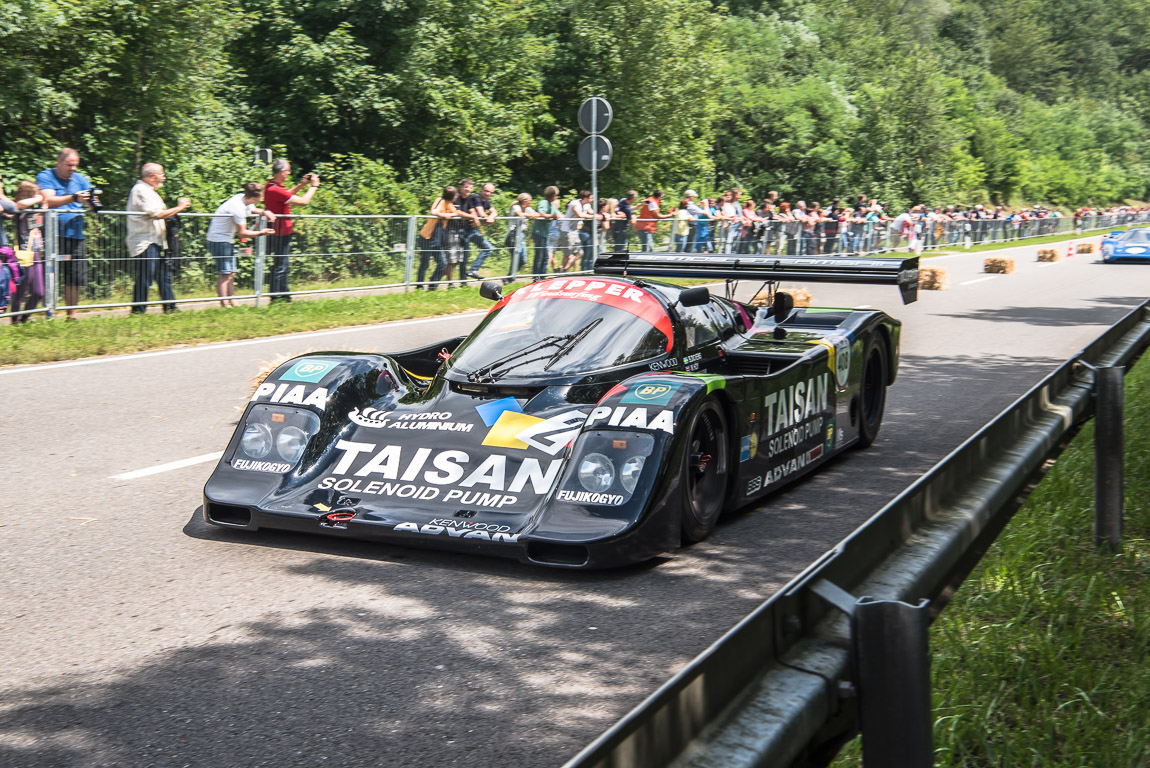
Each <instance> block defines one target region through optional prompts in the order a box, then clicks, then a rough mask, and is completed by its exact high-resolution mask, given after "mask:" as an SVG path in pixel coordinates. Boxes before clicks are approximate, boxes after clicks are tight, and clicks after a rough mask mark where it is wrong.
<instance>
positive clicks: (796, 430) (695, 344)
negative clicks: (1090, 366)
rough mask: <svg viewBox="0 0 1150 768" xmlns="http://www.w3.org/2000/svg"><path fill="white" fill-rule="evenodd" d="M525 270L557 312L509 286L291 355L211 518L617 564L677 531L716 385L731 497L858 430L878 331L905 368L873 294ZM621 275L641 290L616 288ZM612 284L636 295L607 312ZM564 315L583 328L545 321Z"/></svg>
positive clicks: (216, 490)
mask: <svg viewBox="0 0 1150 768" xmlns="http://www.w3.org/2000/svg"><path fill="white" fill-rule="evenodd" d="M615 286H621V287H619V288H616V287H615ZM529 288H530V290H531V291H533V292H534V293H535V298H536V299H538V300H539V301H538V303H537V305H536V306H535V307H532V308H531V309H530V312H540V313H544V314H546V315H547V316H546V317H542V316H541V317H535V316H534V315H532V316H531V317H530V318H529V320H528V321H525V322H526V324H523V323H520V322H519V321H520V320H521V319H522V318H521V317H520V316H519V315H516V314H514V313H515V312H520V311H521V310H519V309H515V307H517V306H520V307H526V306H528V305H529V304H530V302H531V297H532V294H531V293H527V294H524V295H523V296H521V297H520V298H519V299H515V296H516V294H511V296H509V297H505V298H503V299H502V300H501V301H500V302H499V303H498V304H497V305H496V307H493V309H492V312H491V313H489V314H488V316H487V318H485V320H484V321H483V322H482V323H481V324H480V326H479V327H478V328H477V329H476V331H475V332H473V334H471V335H470V336H469V337H466V338H462V339H461V338H455V339H448V340H445V341H444V342H441V343H439V344H434V345H428V346H425V347H422V348H420V349H417V350H410V351H408V352H403V353H397V354H394V355H381V354H362V353H346V352H330V353H315V354H309V355H304V356H302V357H299V358H295V359H294V360H291V361H288V362H286V363H284V364H283V365H281V366H279V367H278V368H277V369H276V370H275V371H273V372H272V373H271V374H269V375H268V376H267V378H266V379H265V380H264V381H263V382H262V383H261V384H260V385H259V386H258V387H257V388H256V390H255V392H254V393H253V395H252V397H251V400H250V402H249V404H248V406H247V409H246V410H245V413H244V416H243V418H242V419H241V420H240V423H239V425H238V427H237V429H236V432H235V434H234V435H233V437H232V440H231V442H230V443H229V445H228V447H227V449H226V450H225V452H224V454H223V457H222V458H221V460H220V462H219V464H218V466H217V467H216V470H215V471H214V473H213V474H212V476H211V478H210V479H209V480H208V482H207V484H206V486H205V489H204V501H205V503H204V516H205V519H206V520H207V521H208V522H209V523H212V524H214V525H220V526H225V527H232V528H243V529H247V530H255V529H259V528H264V527H266V528H281V529H287V530H296V531H303V532H311V533H323V534H327V535H333V536H346V537H352V538H365V539H372V540H378V541H386V542H391V543H394V544H400V545H414V546H422V547H431V548H441V549H450V550H453V551H459V552H476V553H484V554H491V555H497V556H504V557H513V558H517V559H519V560H522V561H525V562H532V563H539V564H545V565H551V566H557V567H586V568H593V567H610V566H619V565H624V564H627V563H632V562H637V561H641V560H645V559H649V558H651V557H653V556H655V555H658V554H660V553H662V552H666V551H668V550H671V549H674V548H675V547H677V546H678V545H679V544H680V541H681V536H680V534H681V513H682V505H683V501H682V495H683V488H682V483H683V482H684V477H685V476H686V475H685V472H686V470H685V469H684V467H686V466H687V465H688V464H689V463H690V462H691V461H694V460H695V458H696V457H695V456H694V455H693V454H692V453H691V451H690V448H689V446H688V445H687V442H688V439H687V436H686V434H685V432H686V430H687V426H686V425H689V424H691V423H692V419H693V418H694V415H695V413H696V412H697V411H698V410H699V409H700V408H701V407H702V405H703V403H704V402H710V401H714V402H716V403H718V404H719V405H720V407H721V408H722V411H723V414H724V419H725V423H726V427H727V435H726V437H725V439H726V441H727V445H728V451H727V454H728V455H729V457H730V462H729V474H728V477H727V481H726V486H725V487H726V497H725V499H724V502H725V506H726V507H727V508H735V507H739V506H743V505H746V504H750V503H754V502H756V501H758V500H759V499H761V498H762V497H763V496H764V495H766V494H768V493H770V492H771V491H773V490H775V489H777V488H779V487H781V486H782V485H785V484H786V483H788V482H791V481H793V480H795V479H797V478H798V477H801V476H803V475H804V474H806V473H807V472H810V471H812V470H814V469H816V468H818V467H820V466H822V465H823V464H824V463H826V462H827V461H828V460H829V459H830V458H831V457H832V456H834V455H836V454H837V453H839V452H841V451H843V450H845V449H847V448H848V447H850V446H851V445H852V444H854V443H856V442H857V441H858V439H859V423H858V399H859V394H860V386H861V381H862V378H863V376H862V374H863V360H864V358H865V356H866V354H867V350H868V349H870V348H871V347H872V346H873V345H876V344H882V345H884V346H885V347H886V349H887V350H888V353H889V354H888V355H887V359H888V360H889V361H890V365H889V366H888V367H889V370H888V371H887V372H886V380H887V382H888V383H889V381H893V379H894V375H895V371H896V369H897V352H898V340H899V330H900V324H899V322H898V321H897V320H894V319H893V318H890V317H889V316H887V315H886V314H885V313H883V312H881V311H878V310H865V311H864V310H850V309H839V310H819V309H796V310H794V311H793V312H792V313H791V314H790V315H789V316H788V317H786V318H785V320H784V322H783V323H781V324H780V323H776V322H775V318H773V317H772V316H771V311H770V310H767V309H763V308H756V307H751V306H747V305H743V304H739V303H737V302H734V301H730V300H727V299H723V298H720V297H711V299H710V301H709V302H708V303H707V304H706V305H704V306H700V307H684V306H681V305H679V304H678V303H677V298H678V296H679V293H680V292H681V291H682V290H683V289H682V288H680V287H679V286H673V285H666V284H659V283H655V282H653V281H644V280H633V279H627V278H619V277H614V278H602V279H599V278H587V277H583V278H559V279H552V280H543V281H540V282H538V283H535V284H534V285H533V286H529ZM520 290H521V291H526V290H528V289H520ZM607 291H611V292H612V293H606V292H607ZM628 291H636V292H641V293H642V296H636V295H635V294H631V295H630V299H623V298H621V297H623V296H627V295H628V293H627V292H628ZM572 292H574V293H579V294H586V296H584V298H578V299H572V298H571V295H570V294H571V293H572ZM516 293H518V292H516ZM604 296H612V297H613V298H612V299H611V300H610V301H616V300H618V301H624V300H627V301H634V302H635V303H636V307H637V306H638V304H639V303H642V305H643V306H642V307H641V308H628V309H627V310H626V311H627V312H629V313H630V316H631V317H632V319H631V320H627V319H626V318H624V319H623V320H622V321H621V323H622V324H621V325H618V324H616V325H614V326H612V325H611V324H612V323H615V322H616V321H618V313H617V312H616V311H615V310H614V309H613V308H611V306H610V304H607V303H604V300H603V297H604ZM540 297H543V298H540ZM638 300H641V302H640V301H638ZM573 301H574V302H582V303H572V302H573ZM587 304H590V305H593V306H592V307H591V308H590V309H588V307H587V306H586V305H587ZM509 307H510V308H512V309H510V310H509V309H508V308H509ZM580 312H585V314H584V315H580V314H579V313H580ZM504 313H506V314H504ZM556 316H561V317H556ZM587 317H591V318H593V319H592V321H591V322H590V323H587V322H585V320H586V318H587ZM568 321H569V322H570V325H569V329H570V330H571V331H572V333H571V334H568V335H565V336H560V337H558V339H555V338H552V336H553V335H547V336H543V337H542V338H538V334H539V328H540V327H543V328H547V327H551V326H554V325H563V323H565V322H568ZM632 322H633V323H637V324H642V325H641V327H640V329H639V330H638V331H636V332H635V333H634V334H632V337H633V338H636V339H640V341H638V342H636V343H637V344H638V345H639V346H640V347H642V349H643V350H646V352H643V353H642V354H638V355H631V356H630V357H628V356H627V355H625V354H618V355H614V357H613V358H611V360H606V362H607V363H615V361H619V360H621V361H622V362H619V363H618V364H607V365H604V364H603V363H604V361H605V359H601V357H600V356H599V355H598V353H599V351H600V350H610V349H611V348H612V347H611V345H612V344H615V343H616V342H617V339H618V338H620V337H621V335H626V334H627V333H631V330H632V329H631V328H630V326H629V325H628V324H629V323H632ZM588 325H592V327H593V329H592V330H591V331H587V330H586V329H587V326H588ZM652 329H654V330H652ZM576 331H577V332H582V333H584V335H585V336H586V338H585V339H583V338H582V337H580V338H578V339H574V337H575V332H576ZM599 332H602V333H603V334H606V335H602V336H595V334H596V333H599ZM532 334H534V335H532ZM664 337H665V338H664ZM572 339H574V341H572ZM528 341H530V342H531V343H530V344H528V343H527V342H528ZM512 342H514V343H512ZM584 344H585V345H590V347H589V349H580V345H584ZM468 345H471V346H470V347H469V346H468ZM477 345H478V346H477ZM484 345H487V346H484ZM643 345H646V346H643ZM496 348H498V349H497V351H493V350H496ZM524 350H527V353H526V354H524V353H523V352H524ZM536 352H538V353H539V354H535V353H536ZM648 353H649V354H648ZM611 354H614V353H611ZM581 358H582V362H579V360H580V359H581ZM632 358H634V359H632ZM469 361H470V363H469ZM572 361H575V362H572ZM569 363H570V365H569ZM548 365H550V366H552V367H551V368H550V369H545V368H546V366H548ZM565 366H566V367H565ZM588 369H591V370H588ZM301 434H305V435H306V437H302V438H301V437H300V435H301ZM300 445H303V448H302V452H300V453H298V455H297V453H296V451H298V450H299V447H300ZM265 448H266V449H267V450H266V452H264V453H261V451H264V449H265ZM281 449H282V454H281ZM593 457H599V458H593ZM607 466H609V467H610V468H611V471H603V472H599V474H595V473H594V472H592V471H591V470H595V469H596V468H599V469H602V468H603V467H607ZM704 466H705V465H704ZM587 467H591V470H588V469H587ZM581 473H584V474H588V473H590V474H588V476H591V475H594V478H596V479H592V480H590V481H588V480H587V478H585V477H582V476H581ZM625 476H626V478H627V479H628V480H629V481H630V482H631V487H628V486H627V483H625V482H624V479H625ZM588 482H591V483H592V484H591V485H588ZM594 483H600V484H604V483H605V485H603V487H602V488H601V489H599V490H591V488H598V487H599V486H597V485H594Z"/></svg>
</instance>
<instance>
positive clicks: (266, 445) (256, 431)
mask: <svg viewBox="0 0 1150 768" xmlns="http://www.w3.org/2000/svg"><path fill="white" fill-rule="evenodd" d="M240 446H241V447H242V448H243V449H244V453H246V454H247V455H248V456H251V457H252V458H253V459H262V458H263V457H264V456H267V455H268V453H270V452H271V449H272V431H271V429H269V428H268V425H267V424H251V423H249V424H248V425H247V426H246V427H244V436H243V437H242V438H240Z"/></svg>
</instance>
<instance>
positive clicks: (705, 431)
mask: <svg viewBox="0 0 1150 768" xmlns="http://www.w3.org/2000/svg"><path fill="white" fill-rule="evenodd" d="M687 434H688V435H690V438H689V439H688V440H687V446H686V450H684V451H683V460H682V466H681V468H680V472H679V477H680V481H681V486H682V490H681V493H682V499H683V511H682V528H683V532H682V537H683V541H684V543H694V542H696V541H702V540H703V539H705V538H707V536H708V535H710V533H711V531H712V529H714V527H715V523H716V522H717V521H718V519H719V514H720V513H721V512H722V511H723V503H724V500H725V499H726V496H727V476H728V475H729V474H730V448H729V447H728V445H727V420H726V419H725V418H724V417H723V409H722V408H721V407H720V406H719V403H718V402H717V401H716V400H715V398H713V397H708V398H707V399H706V400H704V401H703V404H702V405H701V406H699V409H698V410H697V411H695V415H694V417H693V418H692V419H691V427H690V429H689V430H687Z"/></svg>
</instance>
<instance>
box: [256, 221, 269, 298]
mask: <svg viewBox="0 0 1150 768" xmlns="http://www.w3.org/2000/svg"><path fill="white" fill-rule="evenodd" d="M255 241H256V243H255V246H256V263H255V265H254V266H253V267H252V283H253V285H252V293H254V294H255V296H256V306H257V307H258V306H259V305H260V298H261V297H262V296H263V294H264V262H265V261H267V259H266V257H265V253H266V251H267V248H268V239H267V238H266V237H257V238H255Z"/></svg>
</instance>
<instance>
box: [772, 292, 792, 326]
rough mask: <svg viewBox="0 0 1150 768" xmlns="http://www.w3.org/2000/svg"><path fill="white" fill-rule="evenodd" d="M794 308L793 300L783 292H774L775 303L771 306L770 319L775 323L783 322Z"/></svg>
mask: <svg viewBox="0 0 1150 768" xmlns="http://www.w3.org/2000/svg"><path fill="white" fill-rule="evenodd" d="M794 308H795V298H794V297H793V296H791V295H790V294H789V293H786V292H785V291H775V301H774V303H773V304H771V317H773V318H775V323H776V324H778V323H782V322H785V321H786V319H787V318H788V317H790V316H791V311H792V310H794Z"/></svg>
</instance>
